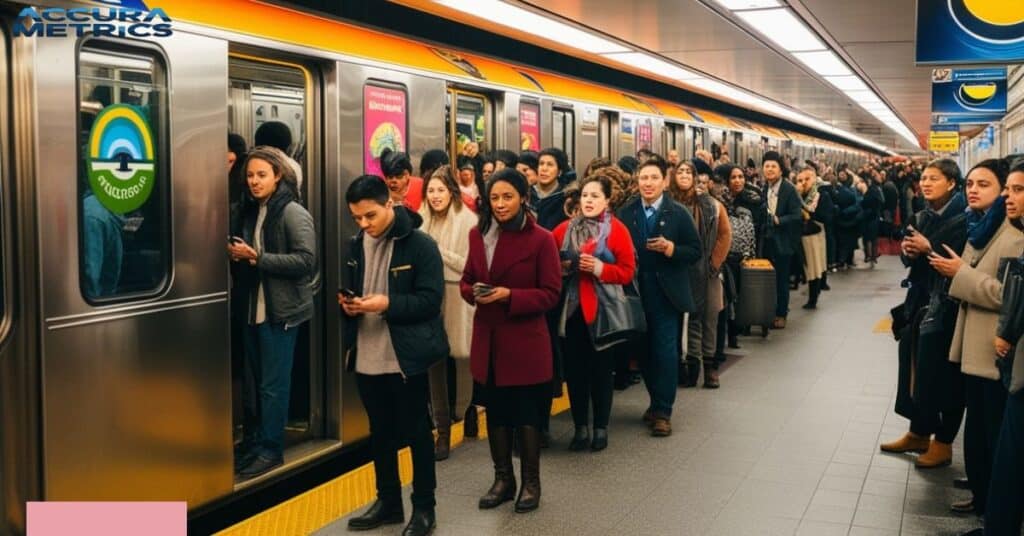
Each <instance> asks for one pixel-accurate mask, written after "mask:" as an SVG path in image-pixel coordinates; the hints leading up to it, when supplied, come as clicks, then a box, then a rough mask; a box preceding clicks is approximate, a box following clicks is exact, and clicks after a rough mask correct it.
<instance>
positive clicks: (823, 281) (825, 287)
mask: <svg viewBox="0 0 1024 536" xmlns="http://www.w3.org/2000/svg"><path fill="white" fill-rule="evenodd" d="M821 290H832V287H830V286H828V270H826V271H825V273H823V274H821Z"/></svg>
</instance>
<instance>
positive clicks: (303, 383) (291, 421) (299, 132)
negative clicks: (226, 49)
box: [227, 53, 404, 446]
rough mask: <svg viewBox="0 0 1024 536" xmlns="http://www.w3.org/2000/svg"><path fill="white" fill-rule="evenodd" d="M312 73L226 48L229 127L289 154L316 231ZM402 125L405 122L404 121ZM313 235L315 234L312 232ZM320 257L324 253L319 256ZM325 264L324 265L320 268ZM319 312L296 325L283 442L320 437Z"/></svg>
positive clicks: (242, 317) (236, 352)
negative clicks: (317, 315)
mask: <svg viewBox="0 0 1024 536" xmlns="http://www.w3.org/2000/svg"><path fill="white" fill-rule="evenodd" d="M316 80H319V78H318V77H317V76H316V75H315V72H314V71H313V70H311V69H310V68H308V67H306V66H305V65H302V64H298V63H292V62H287V61H281V60H276V59H269V58H262V57H252V56H246V55H241V54H237V53H232V54H231V56H230V57H229V58H228V88H227V89H228V130H229V131H230V132H232V133H235V134H238V135H240V136H242V137H243V138H244V139H245V143H246V147H247V148H249V149H251V148H252V147H254V146H256V145H269V146H272V147H277V148H278V149H281V150H282V151H284V152H285V153H286V154H287V155H288V156H290V157H291V158H292V163H291V164H290V165H291V166H292V167H293V170H294V171H295V172H296V176H297V178H298V185H299V196H300V202H302V203H303V204H304V205H306V206H307V207H308V208H309V209H310V210H309V211H310V213H311V214H312V216H313V217H314V223H313V224H314V227H315V228H316V229H317V231H318V232H320V231H322V230H323V229H326V228H327V225H325V222H324V221H323V220H322V215H321V214H322V212H321V211H320V210H319V209H318V207H319V206H320V205H319V203H320V198H319V196H318V192H319V191H320V183H319V180H318V177H317V176H316V168H315V166H314V165H313V164H312V163H313V162H315V159H313V158H310V157H311V156H315V154H316V151H317V150H318V148H317V145H316V141H317V138H316V137H315V136H314V132H315V128H316V122H315V121H313V120H311V118H312V117H313V113H314V110H315V104H314V103H315V98H316V95H317V92H316V91H317V87H316V85H315V84H316V82H315V81H316ZM403 128H404V125H403ZM241 167H242V164H241V163H240V164H237V165H236V169H232V171H231V173H230V176H231V178H230V183H229V184H230V185H231V190H232V191H230V192H229V194H230V195H231V197H230V200H231V202H236V200H238V199H240V197H239V196H241V195H242V193H243V192H245V191H246V190H247V186H246V183H245V170H244V169H241ZM231 226H232V229H231V233H232V234H240V232H241V229H240V222H238V221H235V222H231ZM318 236H319V234H318ZM319 261H320V262H321V264H323V263H324V262H325V260H324V259H322V258H321V259H319ZM321 271H323V267H321ZM246 302H247V298H246V293H245V291H244V289H239V288H238V287H235V288H234V289H232V293H231V307H230V314H231V316H232V319H231V326H232V330H233V331H232V334H231V341H232V342H231V354H232V363H233V366H232V370H233V377H232V382H233V389H232V392H233V393H234V394H235V396H234V401H233V404H234V422H235V431H236V433H237V432H238V431H239V430H240V426H241V422H242V418H241V417H242V415H243V413H244V411H243V404H244V402H243V400H242V395H241V393H242V387H241V385H242V382H243V381H244V380H243V378H244V375H243V370H244V367H243V366H242V365H243V363H244V359H243V358H244V350H243V348H242V344H241V341H243V340H244V337H243V335H244V330H245V327H246V323H247V321H246ZM317 322H318V317H314V319H313V320H312V321H310V322H304V323H303V324H302V325H300V326H299V327H298V330H299V331H298V335H297V336H296V343H295V350H294V354H293V359H292V383H291V385H292V388H291V392H290V399H289V402H288V424H287V426H286V428H285V432H286V437H285V442H286V445H288V446H292V445H296V444H298V443H302V442H304V441H308V440H312V439H316V438H318V437H320V436H321V434H322V430H323V428H324V415H325V411H324V407H323V404H324V401H323V400H324V395H323V393H324V373H323V371H324V367H325V365H324V363H323V356H322V355H320V352H319V350H318V348H319V339H318V337H321V336H322V333H320V332H319V330H318V329H316V328H315V327H314V326H316V325H317Z"/></svg>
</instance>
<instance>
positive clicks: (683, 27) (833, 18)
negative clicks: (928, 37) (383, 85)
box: [397, 0, 931, 151]
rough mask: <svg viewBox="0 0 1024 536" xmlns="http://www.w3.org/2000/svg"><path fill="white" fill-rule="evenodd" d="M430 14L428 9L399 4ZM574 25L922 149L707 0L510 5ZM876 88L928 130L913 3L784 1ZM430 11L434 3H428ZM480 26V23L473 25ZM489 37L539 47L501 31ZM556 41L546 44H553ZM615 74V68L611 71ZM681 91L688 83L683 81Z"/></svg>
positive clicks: (541, 0)
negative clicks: (513, 39) (507, 37)
mask: <svg viewBox="0 0 1024 536" xmlns="http://www.w3.org/2000/svg"><path fill="white" fill-rule="evenodd" d="M397 1H398V2H400V3H404V4H407V5H414V6H415V7H417V8H419V9H424V8H426V9H427V10H430V11H435V12H439V14H441V15H443V16H446V17H450V18H460V19H462V21H463V22H467V21H468V22H471V19H472V17H470V18H468V19H467V18H466V17H465V16H464V15H462V14H453V13H452V12H450V11H445V10H444V9H443V8H441V9H440V10H438V9H432V8H431V4H433V2H429V1H422V0H420V1H417V0H397ZM509 3H518V4H520V5H525V6H532V7H533V8H537V9H539V10H543V11H546V12H548V13H549V14H550V15H551V16H556V17H561V18H564V19H568V20H572V21H576V22H578V23H579V24H581V25H583V26H585V27H589V28H591V29H593V30H597V31H598V32H600V33H604V34H607V35H608V36H610V37H614V38H616V39H618V40H620V41H623V42H626V43H629V44H631V45H634V46H636V47H638V48H640V49H644V50H646V51H649V52H653V53H656V54H659V55H662V56H664V57H667V58H669V59H672V60H675V61H676V62H678V63H680V64H682V65H683V66H686V67H690V68H692V69H696V70H699V71H703V72H704V73H706V74H709V75H712V76H714V77H717V78H719V79H721V80H723V81H726V82H729V83H732V84H734V85H736V86H738V87H740V88H744V89H747V90H749V91H752V92H754V93H757V94H759V95H761V96H764V97H767V98H770V99H772V100H775V101H778V102H779V103H783V104H786V105H789V106H791V107H792V108H795V109H796V110H798V111H801V112H803V113H805V114H808V115H811V116H813V117H816V118H817V119H820V120H822V121H824V122H826V123H829V124H831V125H832V126H834V127H836V128H839V129H842V130H845V131H849V132H852V133H855V134H858V135H861V136H863V137H865V138H868V139H871V140H873V141H876V142H878V143H881V144H883V145H885V146H887V147H896V148H897V150H914V151H920V148H919V147H912V146H911V145H910V144H909V143H908V142H907V141H906V140H905V139H904V138H902V137H901V136H899V135H897V134H896V133H895V132H893V131H892V130H890V129H889V128H888V127H887V126H885V125H884V124H883V123H882V122H880V121H879V120H878V119H876V118H875V117H873V116H872V115H871V114H869V113H868V112H866V111H865V110H863V109H862V108H860V107H859V106H858V105H857V104H855V103H854V102H853V101H852V100H850V99H849V98H848V97H847V96H846V95H845V94H843V93H842V92H840V91H839V90H837V89H836V88H835V87H833V86H832V85H830V84H829V83H828V82H826V81H824V80H823V79H822V78H821V77H819V76H818V75H817V74H815V73H814V72H813V71H812V70H810V69H809V68H807V67H805V66H804V65H803V64H801V63H800V62H798V61H797V60H796V59H794V58H793V57H792V56H790V55H789V54H788V53H787V52H786V51H784V50H781V49H776V48H774V45H773V44H772V43H771V42H770V41H769V40H768V39H766V38H765V37H764V36H762V35H760V34H758V33H757V32H756V31H752V30H751V28H750V27H748V26H745V25H744V24H743V23H742V21H741V20H740V19H738V18H736V17H735V15H734V14H732V13H730V12H729V11H728V10H726V9H724V8H722V7H720V6H718V4H716V3H715V2H714V0H707V3H704V2H702V1H699V0H637V1H630V0H531V1H529V2H516V1H515V0H513V1H510V2H509ZM780 3H783V4H788V5H789V7H790V8H791V9H792V10H793V11H794V12H795V13H797V14H798V15H800V16H801V17H802V18H803V19H804V21H805V22H806V23H807V24H808V25H810V26H811V27H812V28H813V29H814V30H816V31H817V33H818V34H819V36H820V37H821V38H822V39H823V40H824V41H825V43H826V44H827V45H828V46H829V48H831V49H832V50H833V51H834V52H835V53H836V54H838V55H839V56H840V57H841V58H842V59H844V60H845V61H846V63H847V64H848V65H849V67H850V68H851V69H852V70H853V71H854V72H855V73H856V74H859V75H860V77H861V78H862V79H864V81H865V82H867V84H868V85H869V86H872V87H873V89H875V91H876V93H877V94H878V96H880V97H881V98H882V100H883V101H885V102H886V103H887V104H889V105H890V107H891V108H892V109H893V111H895V112H896V114H897V116H899V117H900V118H901V119H903V121H904V122H905V123H906V124H907V126H909V127H910V129H911V130H912V131H913V133H914V134H915V135H917V136H918V137H919V138H920V137H921V136H922V135H924V136H926V135H927V132H928V129H929V125H930V106H931V102H930V101H931V98H930V96H931V81H930V72H931V71H930V68H927V67H916V66H915V65H914V46H915V44H914V43H915V13H916V3H915V0H857V1H855V2H854V1H836V0H782V2H780ZM433 5H434V6H436V5H437V4H433ZM478 22H479V21H478ZM487 29H488V30H491V31H494V32H496V33H500V34H504V35H510V36H514V37H516V38H519V39H526V40H529V41H532V42H534V43H538V44H541V43H542V42H543V39H538V38H536V37H535V36H533V37H531V36H530V35H529V34H527V33H524V32H516V31H514V30H510V29H509V28H508V27H506V26H501V25H493V26H487ZM557 39H558V36H552V38H551V40H552V41H557ZM610 64H611V65H613V66H617V65H616V64H615V63H614V62H612V63H610ZM682 85H683V86H684V87H685V85H686V83H685V82H682Z"/></svg>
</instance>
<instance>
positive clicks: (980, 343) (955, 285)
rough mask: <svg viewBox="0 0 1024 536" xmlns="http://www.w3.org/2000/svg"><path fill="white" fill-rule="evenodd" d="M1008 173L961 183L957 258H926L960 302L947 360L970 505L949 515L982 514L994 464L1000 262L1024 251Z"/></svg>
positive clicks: (1001, 403)
mask: <svg viewBox="0 0 1024 536" xmlns="http://www.w3.org/2000/svg"><path fill="white" fill-rule="evenodd" d="M1008 171H1009V165H1008V164H1007V163H1006V162H1005V161H1003V160H986V161H984V162H981V163H979V164H978V165H976V166H974V168H973V169H971V171H970V173H968V175H967V205H968V207H969V208H970V212H969V213H968V219H967V246H966V247H965V248H964V254H963V257H962V258H961V257H958V256H957V255H956V254H955V253H953V252H952V251H948V253H950V257H949V258H943V257H940V256H939V255H937V254H935V253H932V256H931V257H930V259H929V260H930V261H931V264H932V266H934V267H935V269H936V270H937V271H938V272H939V273H940V274H942V275H944V276H946V277H952V282H951V283H950V288H949V295H950V296H951V297H953V298H957V299H959V300H961V302H960V310H959V313H958V314H957V319H956V331H954V334H953V344H952V346H950V355H949V359H950V361H952V362H955V363H960V370H961V371H962V372H963V374H964V382H965V383H964V388H965V389H964V390H965V393H966V398H967V419H966V421H965V424H964V461H965V462H966V466H967V467H966V468H967V480H968V482H969V484H970V487H971V491H972V492H973V494H974V499H973V500H972V501H971V500H969V501H963V502H958V503H955V504H954V505H953V509H954V510H955V511H960V512H970V511H974V512H977V513H978V514H979V515H980V514H984V512H985V503H986V499H987V495H988V485H989V478H990V476H991V474H992V457H993V455H994V453H995V445H996V439H997V438H998V436H999V428H1000V425H1001V419H1002V416H1003V410H1004V408H1005V406H1006V388H1005V387H1003V384H1002V383H1001V382H1000V381H999V370H998V369H997V368H996V354H995V352H994V351H993V349H992V341H993V340H994V338H995V335H996V327H997V325H998V323H999V310H1000V307H1001V306H1002V296H1003V283H1002V278H1001V274H999V273H998V272H999V267H1000V260H1001V259H1005V258H1008V257H1017V256H1018V255H1020V252H1021V249H1022V248H1024V233H1022V232H1021V231H1020V230H1019V229H1017V228H1016V227H1015V226H1013V225H1012V224H1011V222H1010V221H1009V220H1008V219H1007V218H1006V206H1005V199H1004V198H1003V197H1001V196H1000V193H1001V192H1002V190H1003V187H1004V186H1005V185H1006V176H1007V174H1008Z"/></svg>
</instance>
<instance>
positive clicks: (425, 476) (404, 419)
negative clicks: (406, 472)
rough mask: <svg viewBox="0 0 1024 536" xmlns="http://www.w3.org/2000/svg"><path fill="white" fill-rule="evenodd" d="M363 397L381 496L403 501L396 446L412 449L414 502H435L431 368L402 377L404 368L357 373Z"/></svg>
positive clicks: (427, 506) (421, 505) (419, 506)
mask: <svg viewBox="0 0 1024 536" xmlns="http://www.w3.org/2000/svg"><path fill="white" fill-rule="evenodd" d="M356 385H357V386H358V387H359V398H360V399H362V401H363V406H365V407H366V414H367V416H369V418H370V449H371V451H372V455H373V472H374V474H375V475H376V477H377V498H378V499H380V501H381V502H384V503H387V504H390V505H394V504H401V503H402V482H401V480H400V479H399V477H398V450H399V449H400V448H402V447H404V446H406V445H408V446H409V447H410V448H411V449H412V505H413V507H414V508H417V509H422V510H430V509H433V508H434V505H435V501H434V490H435V489H436V488H437V475H436V473H435V472H434V436H433V434H432V433H431V431H430V428H431V423H430V412H429V411H428V410H427V402H428V401H429V400H430V386H429V384H428V381H427V374H426V373H423V374H417V375H416V376H408V377H406V378H402V376H401V375H400V374H383V375H380V376H370V375H366V374H356Z"/></svg>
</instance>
